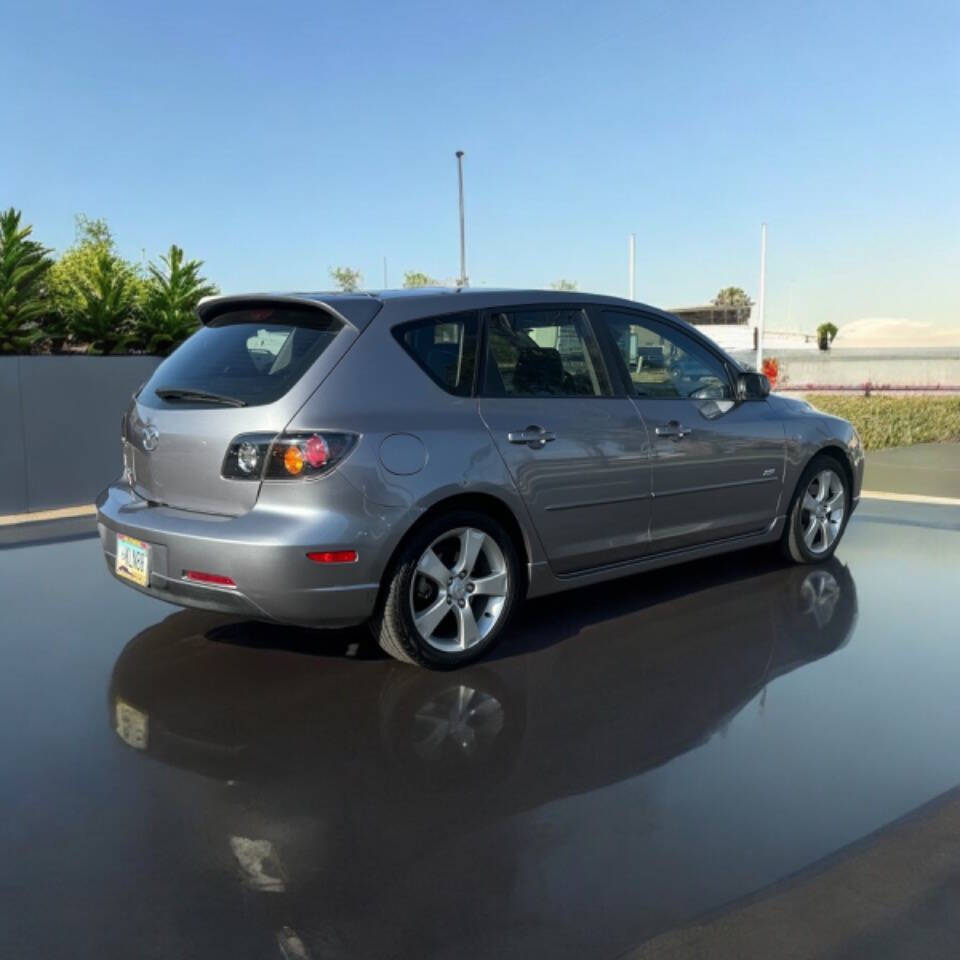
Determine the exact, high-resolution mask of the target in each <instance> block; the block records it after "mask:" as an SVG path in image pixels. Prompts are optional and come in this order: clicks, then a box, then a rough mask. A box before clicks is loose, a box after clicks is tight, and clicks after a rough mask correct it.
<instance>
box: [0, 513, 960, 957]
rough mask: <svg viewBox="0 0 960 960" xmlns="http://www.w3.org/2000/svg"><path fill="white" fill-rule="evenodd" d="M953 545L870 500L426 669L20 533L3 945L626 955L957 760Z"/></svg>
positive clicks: (8, 627)
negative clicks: (817, 532)
mask: <svg viewBox="0 0 960 960" xmlns="http://www.w3.org/2000/svg"><path fill="white" fill-rule="evenodd" d="M958 572H960V511H957V510H955V509H951V508H936V507H923V508H920V507H905V506H903V505H894V504H880V503H872V504H871V503H869V502H868V503H865V504H864V505H863V507H862V508H861V510H860V511H859V512H858V513H857V514H856V515H855V518H854V521H853V522H852V524H851V526H850V528H849V530H848V532H847V535H846V539H845V541H844V543H843V544H842V546H841V549H840V551H839V553H838V556H837V558H836V559H835V560H833V561H831V562H829V563H825V564H822V565H818V566H813V567H786V566H782V565H780V564H779V563H778V562H776V560H775V559H773V558H772V557H771V554H770V553H769V552H765V551H761V552H750V553H745V554H741V555H734V556H731V557H722V558H719V559H713V560H709V561H704V562H701V563H697V564H693V565H687V566H683V567H676V568H673V569H671V570H666V571H661V572H659V573H655V574H647V575H644V576H641V577H636V578H632V579H629V580H623V581H619V582H617V583H612V584H607V585H603V586H601V587H596V588H590V589H584V590H580V591H573V592H570V593H568V594H565V595H562V596H559V597H553V598H549V599H546V600H543V601H538V602H531V603H529V604H527V605H526V606H525V607H524V608H523V610H522V613H521V616H520V619H519V621H518V623H517V625H516V628H515V629H514V631H513V633H512V636H511V638H510V639H509V640H508V641H507V642H505V643H504V644H503V645H502V646H501V647H500V648H499V649H498V651H497V653H496V656H495V659H491V660H488V661H486V662H483V663H480V664H478V665H476V666H474V667H471V668H468V669H466V670H462V671H458V672H454V673H431V672H426V671H421V670H417V669H414V668H411V667H407V666H404V665H401V664H396V663H393V662H392V661H389V660H386V659H383V658H382V657H380V656H379V654H378V652H377V651H376V649H375V648H374V647H372V646H371V644H370V642H369V641H368V640H367V637H366V635H365V633H364V632H363V631H362V630H352V631H349V632H342V633H330V634H323V633H312V632H310V631H302V630H291V629H288V628H280V627H275V626H269V625H262V624H256V623H250V622H240V621H235V620H231V619H229V618H227V617H222V616H218V615H208V614H202V613H196V612H174V608H172V607H167V606H165V605H163V604H161V603H159V602H157V601H154V600H152V599H150V598H147V597H143V596H141V595H139V594H136V593H134V592H132V591H129V590H125V589H123V588H122V587H120V586H118V585H116V584H114V583H113V582H112V581H111V580H110V579H109V577H108V574H107V572H106V571H105V569H104V568H103V562H102V559H101V554H100V548H99V544H98V542H97V541H96V540H75V541H69V542H61V543H50V544H44V545H37V546H23V547H17V548H12V549H7V550H0V604H2V628H0V629H2V640H0V649H2V652H3V657H4V661H3V662H4V669H3V671H2V673H0V763H2V777H0V814H2V819H0V830H2V831H3V833H2V841H3V843H2V847H0V849H2V852H3V855H2V865H0V893H2V899H0V956H4V957H7V956H9V957H14V956H36V957H44V958H59V957H71V958H76V957H99V958H102V957H131V956H133V957H137V958H152V957H157V958H183V957H194V956H196V957H207V958H219V957H230V958H247V957H250V958H265V957H274V958H287V960H289V958H298V960H299V958H302V957H312V958H325V957H394V956H397V957H400V956H403V957H417V958H426V957H458V958H469V957H491V956H496V957H531V956H538V955H550V956H552V957H617V956H619V955H620V954H622V953H624V952H625V951H627V950H629V949H631V948H634V947H636V946H637V945H639V944H641V943H643V942H644V941H645V940H648V939H649V938H651V937H654V936H656V935H658V934H662V933H664V932H665V931H668V930H670V929H672V928H674V927H677V926H679V925H682V924H685V923H689V922H690V921H691V920H693V919H695V918H697V917H699V916H702V915H704V914H709V913H711V912H713V911H718V910H722V909H724V908H726V906H727V905H729V904H733V903H736V902H737V901H738V900H742V899H743V898H745V897H748V896H751V895H756V894H758V892H759V893H760V894H762V891H763V890H764V889H765V888H767V887H769V886H770V885H771V884H775V883H777V882H778V881H781V880H783V879H784V878H785V877H789V876H791V875H792V874H794V873H796V872H797V871H799V870H802V869H805V868H808V867H809V866H810V865H811V864H816V862H817V861H820V860H822V859H823V858H827V857H830V856H831V855H834V854H836V853H837V851H841V850H842V849H843V848H844V847H846V846H847V845H849V844H851V843H853V842H854V841H857V840H859V839H860V838H862V837H864V836H865V835H867V834H870V833H871V832H873V831H875V830H877V829H878V828H880V827H882V826H884V825H885V824H888V823H889V822H891V821H892V820H895V819H897V818H898V817H901V816H903V815H904V814H907V813H908V812H910V811H911V810H914V809H915V808H917V807H919V806H921V805H922V804H924V803H927V802H928V801H930V800H931V799H932V798H934V797H937V796H938V795H940V794H942V793H944V792H945V791H947V790H949V789H950V788H952V787H954V786H956V785H957V784H958V783H960V752H958V750H957V736H956V731H957V729H958V726H960V698H958V697H957V696H956V690H957V687H958V681H960V652H958V650H957V647H956V644H957V639H958V635H960V631H958V630H957V619H958V614H960V577H958ZM958 866H960V864H958Z"/></svg>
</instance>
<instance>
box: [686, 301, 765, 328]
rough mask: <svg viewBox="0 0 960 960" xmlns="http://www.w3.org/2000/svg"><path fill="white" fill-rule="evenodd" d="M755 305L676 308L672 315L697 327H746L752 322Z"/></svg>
mask: <svg viewBox="0 0 960 960" xmlns="http://www.w3.org/2000/svg"><path fill="white" fill-rule="evenodd" d="M752 309H753V304H749V305H748V306H746V307H716V306H714V305H713V304H712V303H708V304H705V305H704V306H702V307H675V308H674V309H673V310H671V311H670V313H672V314H674V315H675V316H677V317H680V318H681V319H683V320H686V321H687V323H692V324H694V325H695V326H697V327H713V326H734V325H736V326H745V325H746V324H748V323H749V322H750V311H751V310H752Z"/></svg>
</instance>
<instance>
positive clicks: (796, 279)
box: [0, 0, 960, 328]
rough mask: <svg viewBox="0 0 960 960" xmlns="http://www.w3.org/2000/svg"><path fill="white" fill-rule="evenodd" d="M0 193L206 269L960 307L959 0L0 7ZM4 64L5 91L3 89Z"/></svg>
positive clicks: (262, 280)
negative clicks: (99, 224)
mask: <svg viewBox="0 0 960 960" xmlns="http://www.w3.org/2000/svg"><path fill="white" fill-rule="evenodd" d="M0 31H2V34H3V35H4V38H5V40H4V60H5V70H4V73H5V75H6V79H5V82H4V86H5V88H6V89H5V94H4V97H3V101H4V103H3V114H4V118H3V123H2V129H3V131H4V133H5V134H6V136H4V140H5V147H4V149H3V150H2V151H0V205H3V206H6V205H8V204H13V205H14V206H17V207H19V208H21V209H22V210H23V212H24V215H25V217H26V219H27V220H28V221H30V222H32V223H34V225H35V229H36V234H37V236H38V238H39V239H42V240H43V241H45V242H46V243H47V244H48V245H50V246H53V247H56V248H58V249H62V248H64V247H65V246H67V245H68V244H69V243H70V241H71V239H72V236H73V215H74V214H75V213H79V212H83V213H86V214H88V215H90V216H100V217H106V218H107V220H108V221H109V223H110V225H111V227H112V228H113V231H114V233H115V235H116V237H117V240H118V242H119V245H120V247H121V250H122V251H123V252H124V253H125V254H126V255H128V256H130V257H133V258H139V257H140V256H141V251H144V250H145V251H146V254H147V256H156V255H157V254H158V253H160V252H162V250H164V249H165V248H166V246H167V245H168V244H169V243H171V242H176V243H179V244H180V245H181V246H183V247H185V249H186V251H187V253H188V255H190V256H196V257H200V258H202V259H204V260H205V261H206V264H207V271H208V273H209V275H210V276H211V277H212V278H213V279H214V280H215V281H216V282H218V283H219V284H220V286H221V287H222V288H223V289H224V290H227V291H239V290H249V289H309V288H313V289H317V288H320V289H323V288H326V287H328V286H329V280H328V269H329V267H330V266H332V265H334V264H349V265H352V266H355V267H357V268H359V269H360V270H361V271H362V272H363V274H364V277H365V280H366V282H367V284H368V285H369V286H379V285H381V282H382V257H383V256H386V257H387V258H388V264H389V270H390V281H391V285H399V282H400V280H401V277H402V272H403V271H404V270H409V269H417V270H423V271H425V272H427V273H429V274H431V275H433V276H435V277H438V278H441V279H446V278H452V277H454V276H456V273H457V270H458V248H457V213H456V167H455V160H454V151H455V150H456V149H458V148H459V149H463V150H465V151H466V159H465V177H466V207H467V230H468V241H467V242H468V250H467V255H468V272H469V274H470V277H471V280H472V281H473V282H474V284H487V285H491V286H546V285H548V284H549V283H550V282H551V281H553V280H556V279H558V278H559V277H567V278H569V279H572V280H575V281H577V282H578V283H579V286H580V289H584V290H591V291H598V292H609V293H614V294H621V295H625V294H626V290H627V268H626V261H627V239H626V237H627V234H628V233H629V232H631V231H634V232H636V234H637V244H638V251H637V274H638V276H637V290H638V298H639V299H642V300H645V301H647V302H650V303H655V304H657V305H659V306H666V307H670V306H679V305H683V304H688V303H700V302H704V301H706V300H708V299H709V298H710V297H711V296H712V295H713V294H714V293H715V292H716V291H717V289H718V288H720V287H721V286H725V285H728V284H736V285H739V286H743V287H745V288H746V289H747V290H748V291H749V292H750V293H751V294H752V295H755V293H756V289H757V272H758V268H757V261H758V248H759V225H760V222H761V221H762V220H766V221H767V222H768V224H769V231H770V236H769V272H768V305H769V306H768V322H770V323H771V325H772V326H775V327H781V328H785V327H793V328H810V327H812V326H815V325H816V324H817V323H820V322H822V321H824V320H832V321H834V322H836V323H838V324H842V323H843V322H846V321H850V320H854V319H857V318H858V317H863V316H878V315H879V316H902V317H908V318H910V319H914V320H928V321H934V322H936V323H938V324H951V325H952V324H960V4H957V3H956V2H955V0H950V2H943V3H929V2H914V3H907V2H903V3H884V2H877V0H874V2H870V3H860V2H840V3H837V2H828V3H821V2H815V3H804V2H792V3H788V4H787V3H780V2H767V3H762V4H761V3H723V2H716V0H714V2H678V0H667V2H619V0H616V2H595V3H591V4H587V3H582V4H581V3H568V2H558V0H551V2H541V0H535V2H522V0H514V2H512V3H460V4H457V3H453V4H451V3H425V2H417V0H412V2H406V3H403V4H400V3H387V2H383V0H381V2H380V3H374V2H367V0H352V2H347V3H338V4H328V3H325V2H322V0H314V2H310V3H308V2H303V0H297V2H292V3H284V2H278V3H273V4H265V3H262V2H259V3H246V2H242V0H241V2H231V3H223V2H196V0H195V2H192V3H181V2H177V0H167V2H164V3H154V2H147V0H144V2H139V3H130V2H128V0H127V2H116V3H102V2H91V0H74V2H71V3H37V2H28V3H20V2H16V3H11V2H10V0H0ZM11 80H12V87H11Z"/></svg>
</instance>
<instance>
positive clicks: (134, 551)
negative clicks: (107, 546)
mask: <svg viewBox="0 0 960 960" xmlns="http://www.w3.org/2000/svg"><path fill="white" fill-rule="evenodd" d="M114 569H115V570H116V573H117V576H118V577H123V578H124V579H125V580H129V581H130V582H131V583H136V584H138V585H139V586H141V587H146V586H149V584H150V548H149V546H147V544H145V543H144V542H143V541H142V540H134V538H133V537H128V536H126V535H125V534H122V533H118V534H117V565H116V567H115V568H114Z"/></svg>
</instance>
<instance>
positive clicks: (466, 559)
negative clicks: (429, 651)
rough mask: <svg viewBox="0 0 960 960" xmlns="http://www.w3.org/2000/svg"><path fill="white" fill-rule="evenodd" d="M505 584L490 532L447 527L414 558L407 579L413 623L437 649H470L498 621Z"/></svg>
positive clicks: (503, 605) (497, 548)
mask: <svg viewBox="0 0 960 960" xmlns="http://www.w3.org/2000/svg"><path fill="white" fill-rule="evenodd" d="M510 589H511V584H510V575H509V571H508V568H507V561H506V559H505V557H504V555H503V551H502V550H501V549H500V546H499V545H498V544H497V542H496V540H495V539H494V538H493V537H492V536H491V535H490V534H489V533H486V532H484V531H483V530H479V529H477V528H476V527H459V528H457V529H455V530H450V531H449V532H447V533H443V534H441V535H440V536H439V537H437V539H436V540H434V541H433V543H431V544H430V546H429V547H427V549H426V550H424V552H423V554H422V555H421V557H420V559H419V560H418V561H417V566H416V568H415V570H414V575H413V577H412V579H411V581H410V612H411V614H412V617H413V624H414V627H415V628H416V630H417V633H419V635H420V636H421V638H422V639H423V640H424V641H425V642H426V643H428V644H429V645H430V646H431V647H433V648H434V649H436V650H442V651H444V652H447V653H452V652H461V651H463V650H469V649H470V648H471V647H473V646H476V644H478V643H480V642H481V641H482V640H483V639H484V638H485V637H486V636H487V635H488V634H489V633H490V631H491V630H493V629H494V627H496V625H497V623H499V621H500V618H501V616H502V615H503V612H504V609H505V608H506V605H507V597H508V596H509V591H510Z"/></svg>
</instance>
